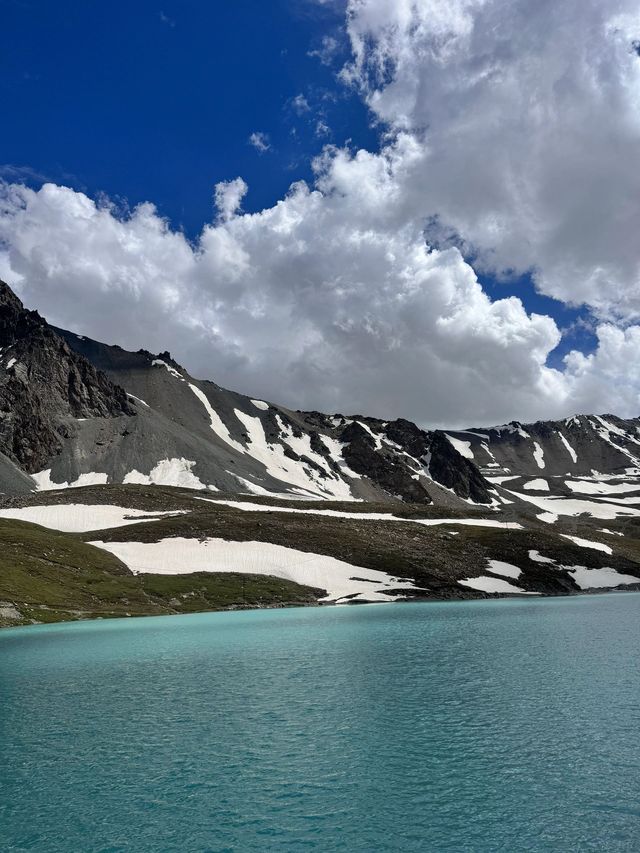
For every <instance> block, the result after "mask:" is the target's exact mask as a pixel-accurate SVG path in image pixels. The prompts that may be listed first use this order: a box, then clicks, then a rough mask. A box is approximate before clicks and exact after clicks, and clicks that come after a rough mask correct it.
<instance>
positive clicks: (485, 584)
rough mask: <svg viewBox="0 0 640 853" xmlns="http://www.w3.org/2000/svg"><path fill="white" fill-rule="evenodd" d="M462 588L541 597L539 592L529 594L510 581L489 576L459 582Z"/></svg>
mask: <svg viewBox="0 0 640 853" xmlns="http://www.w3.org/2000/svg"><path fill="white" fill-rule="evenodd" d="M458 583H459V584H460V585H461V586H468V587H469V589H477V590H478V591H479V592H502V593H517V594H518V595H540V593H539V592H527V591H526V590H524V589H520V587H519V586H514V585H513V584H511V583H509V581H503V580H500V579H499V578H490V577H489V576H488V575H480V577H478V578H466V580H461V581H458Z"/></svg>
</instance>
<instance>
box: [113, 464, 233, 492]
mask: <svg viewBox="0 0 640 853" xmlns="http://www.w3.org/2000/svg"><path fill="white" fill-rule="evenodd" d="M195 464H196V463H195V460H193V459H184V458H183V459H162V460H161V461H160V462H158V464H157V465H156V466H155V467H154V468H152V469H151V471H150V472H149V473H148V474H141V473H140V471H136V470H135V468H134V469H133V471H129V473H128V474H125V477H124V480H123V481H122V482H123V483H139V484H140V485H143V486H180V487H181V488H183V489H198V490H200V491H201V490H203V489H207V488H208V489H210V490H212V491H214V492H215V491H217V489H216V488H215V486H206V485H205V484H204V483H203V482H201V480H200V479H199V477H196V475H195V474H194V473H193V472H192V471H191V469H192V468H193V466H194V465H195Z"/></svg>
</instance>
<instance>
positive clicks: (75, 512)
mask: <svg viewBox="0 0 640 853" xmlns="http://www.w3.org/2000/svg"><path fill="white" fill-rule="evenodd" d="M185 512H186V510H174V511H166V512H144V510H141V509H127V508H126V507H123V506H112V505H110V504H95V505H89V504H54V505H52V506H25V507H19V508H17V509H0V518H15V519H17V520H18V521H30V522H31V523H32V524H40V525H41V526H42V527H49V528H50V529H51V530H61V531H62V532H63V533H87V532H88V531H89V530H107V529H109V528H112V527H126V526H127V525H128V524H138V523H139V522H141V521H154V520H155V519H157V518H164V517H166V516H175V515H183V514H184V513H185Z"/></svg>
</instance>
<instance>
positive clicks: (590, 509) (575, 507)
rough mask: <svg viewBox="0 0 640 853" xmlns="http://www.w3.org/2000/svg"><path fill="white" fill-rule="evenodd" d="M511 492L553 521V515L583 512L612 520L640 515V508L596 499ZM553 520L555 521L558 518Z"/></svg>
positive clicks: (545, 519) (546, 518)
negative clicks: (597, 501) (537, 508)
mask: <svg viewBox="0 0 640 853" xmlns="http://www.w3.org/2000/svg"><path fill="white" fill-rule="evenodd" d="M508 491H509V490H508ZM511 494H512V495H515V496H516V497H517V498H521V499H522V500H523V501H527V502H528V503H531V504H534V506H537V507H539V508H540V509H542V510H544V513H542V514H541V515H538V516H537V517H538V518H539V519H540V520H541V521H551V516H556V517H557V516H558V515H570V516H575V515H582V513H587V514H588V515H590V516H592V517H593V518H601V519H603V520H611V519H613V518H617V517H618V516H619V515H634V516H637V515H640V510H637V509H634V508H633V507H630V506H625V505H623V504H613V503H596V501H586V500H580V499H579V498H559V497H555V498H554V497H548V498H547V497H541V496H540V497H539V496H538V495H525V494H523V493H522V492H513V491H512V492H511ZM542 516H544V517H542ZM553 520H554V521H555V520H556V519H553Z"/></svg>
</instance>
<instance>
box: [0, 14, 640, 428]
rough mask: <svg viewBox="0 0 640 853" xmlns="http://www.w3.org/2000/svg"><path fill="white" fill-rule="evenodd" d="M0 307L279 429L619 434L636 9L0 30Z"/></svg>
mask: <svg viewBox="0 0 640 853" xmlns="http://www.w3.org/2000/svg"><path fill="white" fill-rule="evenodd" d="M0 11H1V12H2V27H1V28H0V69H1V70H0V92H1V99H0V104H1V105H2V106H1V109H2V111H3V113H4V116H3V119H4V120H3V128H4V132H3V133H2V134H0V277H1V278H3V279H4V280H6V281H7V282H8V283H9V284H11V285H12V286H13V287H14V288H15V289H16V291H17V292H18V293H19V295H20V296H21V298H22V299H23V301H24V302H25V304H26V305H27V306H28V307H30V308H37V309H38V310H40V311H41V313H42V314H43V315H44V316H46V317H47V318H48V319H49V320H50V321H51V322H53V323H55V324H57V325H60V326H63V327H66V328H69V329H72V330H75V331H78V332H80V333H83V334H87V335H89V336H91V337H94V338H97V339H100V340H104V341H106V342H109V343H117V344H120V345H121V346H124V347H127V348H130V349H139V348H141V347H144V348H145V349H149V350H151V351H154V352H159V351H162V350H165V349H169V350H170V351H171V353H172V355H173V356H174V358H176V359H177V360H178V361H179V362H180V363H182V364H184V365H185V367H187V369H189V370H190V371H191V372H192V373H193V374H194V375H196V376H198V377H201V378H211V379H213V380H214V381H216V382H218V383H219V384H220V385H223V386H225V387H230V388H234V389H236V390H239V391H242V392H244V393H248V394H250V395H252V396H257V397H262V398H266V399H270V400H272V401H277V402H281V403H284V404H285V405H288V406H290V407H292V408H302V409H320V410H324V411H331V412H338V411H340V412H345V413H355V412H358V413H363V414H370V415H375V416H379V417H383V418H392V417H407V418H410V419H412V420H415V421H416V422H418V423H420V424H421V425H424V426H449V427H464V426H469V425H489V424H495V423H503V422H506V421H508V420H512V419H517V420H520V421H524V422H527V421H533V420H538V419H543V418H561V417H567V416H569V415H571V414H573V413H575V412H602V413H603V412H614V413H617V414H620V415H622V416H637V415H638V414H640V358H639V356H640V240H639V239H638V231H639V227H640V55H639V54H640V48H639V47H638V45H639V44H640V7H638V3H637V0H608V2H607V3H603V2H602V0H553V1H552V0H344V2H342V0H270V2H269V3H262V2H257V0H235V2H233V3H222V2H213V1H212V0H209V2H205V0H199V2H196V0H181V1H180V2H179V3H178V2H164V0H162V2H160V3H158V2H151V0H137V2H136V3H133V4H131V3H128V4H125V3H124V2H120V0H114V2H112V3H110V4H104V3H98V2H93V0H68V2H66V3H64V4H57V5H56V4H51V3H49V2H30V0H0Z"/></svg>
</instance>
